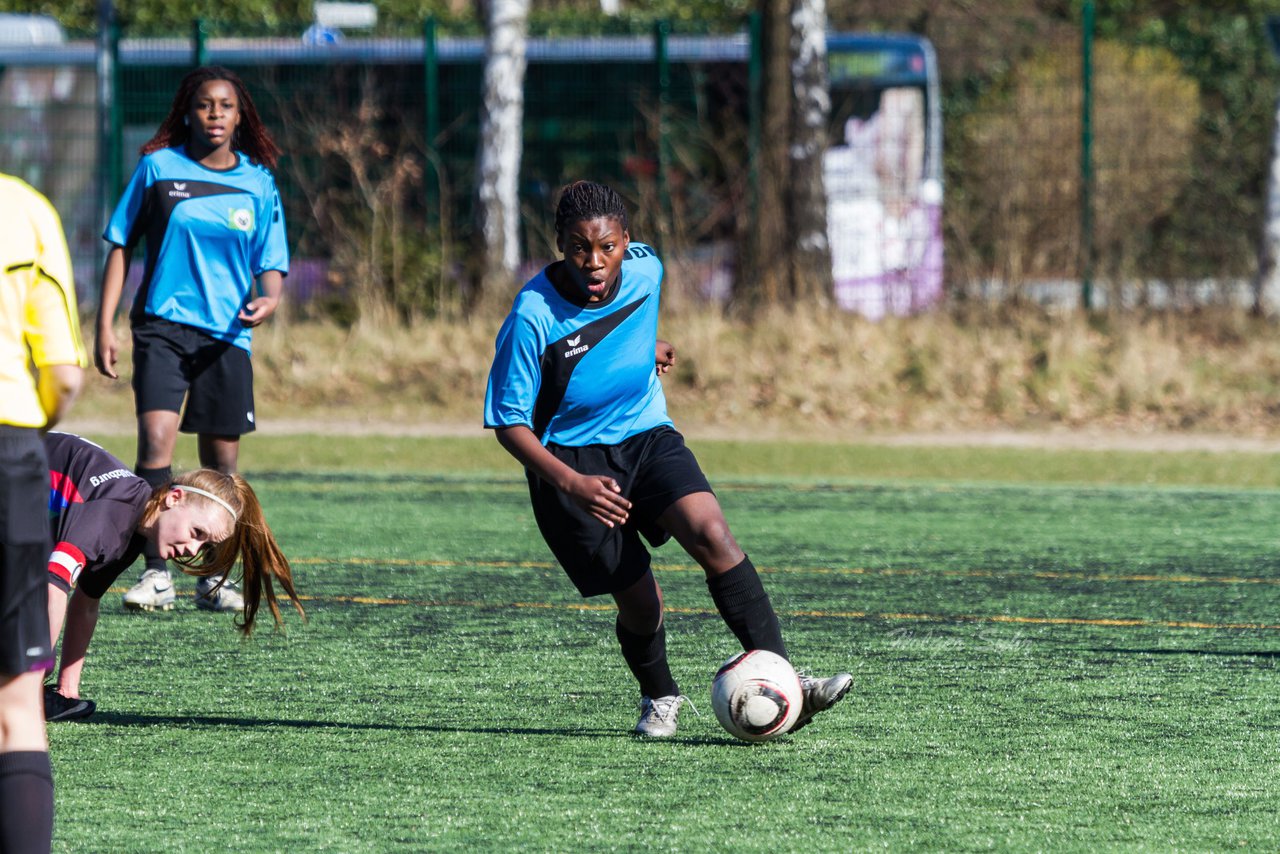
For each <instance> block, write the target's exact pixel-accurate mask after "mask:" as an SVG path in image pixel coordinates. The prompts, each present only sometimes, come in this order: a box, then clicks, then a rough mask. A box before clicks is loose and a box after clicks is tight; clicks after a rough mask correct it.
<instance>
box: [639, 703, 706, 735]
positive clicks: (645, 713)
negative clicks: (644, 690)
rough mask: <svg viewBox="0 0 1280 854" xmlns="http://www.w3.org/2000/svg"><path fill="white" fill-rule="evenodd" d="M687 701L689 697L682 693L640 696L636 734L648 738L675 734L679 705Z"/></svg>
mask: <svg viewBox="0 0 1280 854" xmlns="http://www.w3.org/2000/svg"><path fill="white" fill-rule="evenodd" d="M688 701H689V698H688V697H686V696H685V695H684V694H670V695H668V696H666V697H656V698H650V697H641V698H640V720H639V721H638V722H637V723H636V729H635V733H636V735H643V736H646V737H648V738H669V737H670V736H673V735H675V734H676V718H677V717H678V716H679V715H680V707H681V706H682V705H684V704H685V703H687V702H688ZM690 708H692V706H690Z"/></svg>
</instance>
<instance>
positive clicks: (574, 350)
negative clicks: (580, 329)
mask: <svg viewBox="0 0 1280 854" xmlns="http://www.w3.org/2000/svg"><path fill="white" fill-rule="evenodd" d="M581 340H582V336H581V335H579V336H578V337H577V338H570V339H569V341H568V344H569V348H570V349H568V350H565V351H564V357H565V358H566V359H572V358H573V357H574V356H578V355H581V354H582V353H585V352H587V351H588V350H590V349H591V345H590V344H583V345H582V346H581V347H575V346H574V345H575V344H577V343H578V342H579V341H581Z"/></svg>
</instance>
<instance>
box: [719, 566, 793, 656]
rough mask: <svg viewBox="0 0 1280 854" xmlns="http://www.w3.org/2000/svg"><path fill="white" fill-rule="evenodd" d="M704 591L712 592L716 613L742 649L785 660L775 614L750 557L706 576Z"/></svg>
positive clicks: (779, 628) (785, 649) (783, 647)
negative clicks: (767, 653) (753, 650)
mask: <svg viewBox="0 0 1280 854" xmlns="http://www.w3.org/2000/svg"><path fill="white" fill-rule="evenodd" d="M707 589H709V590H710V591H711V601H713V602H715V603H716V610H717V611H719V612H720V616H721V617H722V618H724V621H725V624H726V625H727V626H728V627H729V629H730V630H731V631H732V632H733V633H734V635H735V636H736V637H737V638H738V640H739V641H740V642H741V643H742V648H743V649H744V650H752V649H767V650H769V651H770V652H776V653H777V654H778V655H780V656H782V657H783V658H786V657H787V648H786V646H785V645H784V644H783V643H782V629H781V627H779V625H778V615H777V614H776V613H774V611H773V605H772V604H771V603H770V602H769V594H768V593H766V592H765V590H764V585H763V584H761V583H760V576H759V575H757V574H756V568H755V565H754V564H752V563H751V558H749V557H747V556H746V555H743V556H742V563H740V564H738V565H737V566H735V567H734V568H733V569H731V570H729V571H728V572H725V573H722V574H720V575H711V576H708V577H707Z"/></svg>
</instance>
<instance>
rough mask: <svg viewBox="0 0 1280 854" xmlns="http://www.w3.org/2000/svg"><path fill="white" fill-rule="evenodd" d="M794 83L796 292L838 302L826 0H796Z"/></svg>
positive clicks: (791, 195) (792, 156) (791, 208)
mask: <svg viewBox="0 0 1280 854" xmlns="http://www.w3.org/2000/svg"><path fill="white" fill-rule="evenodd" d="M791 86H792V93H793V97H792V102H791V146H790V150H789V152H788V153H789V157H790V161H791V164H790V175H791V181H790V185H789V187H788V190H789V198H788V199H787V203H788V208H787V209H788V211H789V213H790V216H789V219H790V222H791V228H792V240H791V241H790V244H789V246H790V249H791V269H790V278H791V293H792V295H793V296H794V297H795V298H796V299H798V300H803V301H805V302H817V303H819V304H827V303H830V302H831V301H832V296H833V289H834V287H835V284H834V282H833V280H832V273H831V245H830V243H829V241H828V238H827V191H826V182H825V181H824V179H823V170H822V165H823V155H824V154H825V153H826V150H827V124H828V123H829V122H830V118H831V92H830V89H829V88H828V86H827V4H826V0H794V2H793V5H792V10H791Z"/></svg>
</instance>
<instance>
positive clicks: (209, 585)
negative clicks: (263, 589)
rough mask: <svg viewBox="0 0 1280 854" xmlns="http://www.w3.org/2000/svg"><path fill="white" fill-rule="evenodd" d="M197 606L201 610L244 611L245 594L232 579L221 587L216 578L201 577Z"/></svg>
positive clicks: (197, 584)
mask: <svg viewBox="0 0 1280 854" xmlns="http://www.w3.org/2000/svg"><path fill="white" fill-rule="evenodd" d="M196 607H197V608H199V609H200V610H201V611H243V610H244V596H243V595H242V594H241V593H240V591H239V590H237V589H236V585H235V584H234V583H233V582H232V581H231V579H227V580H226V581H224V582H222V586H221V587H219V586H218V580H217V579H216V578H201V579H200V580H199V581H197V582H196Z"/></svg>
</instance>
